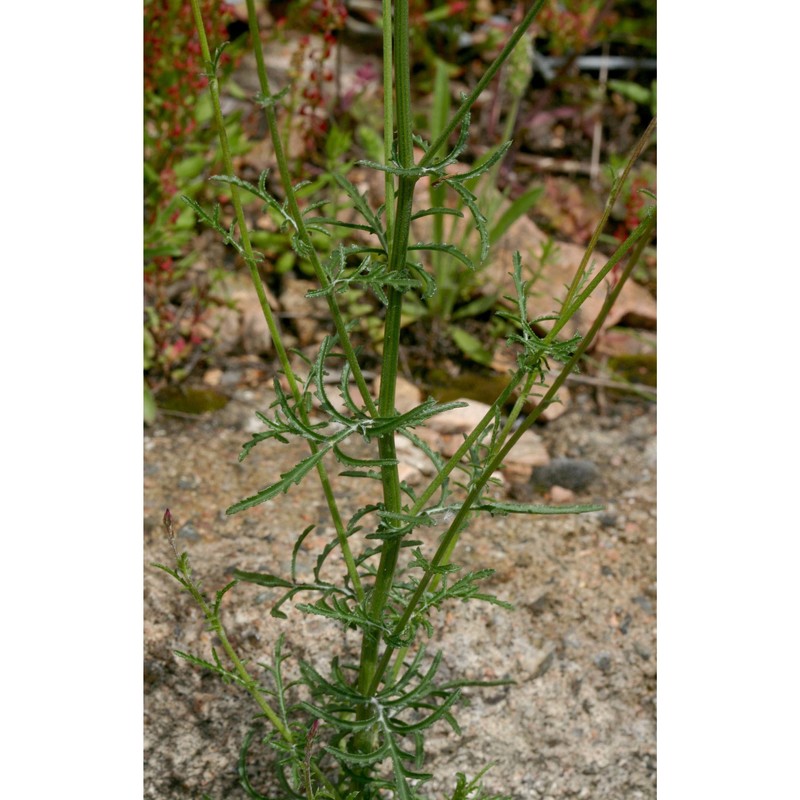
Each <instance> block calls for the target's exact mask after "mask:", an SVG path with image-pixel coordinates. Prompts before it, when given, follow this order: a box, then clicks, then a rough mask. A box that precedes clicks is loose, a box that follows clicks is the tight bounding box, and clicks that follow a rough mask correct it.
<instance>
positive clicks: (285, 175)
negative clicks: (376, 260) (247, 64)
mask: <svg viewBox="0 0 800 800" xmlns="http://www.w3.org/2000/svg"><path fill="white" fill-rule="evenodd" d="M196 2H197V0H192V3H193V5H194V4H195V3H196ZM247 20H248V25H249V28H250V37H251V39H252V42H253V52H254V53H255V56H256V71H257V72H258V82H259V86H260V88H261V94H262V96H263V97H264V98H265V104H264V114H265V116H266V118H267V125H268V126H269V132H270V137H271V139H272V146H273V148H274V149H275V159H276V160H277V162H278V172H279V173H280V176H281V184H282V185H283V190H284V192H285V193H286V200H287V203H288V205H289V215H290V216H291V218H292V220H293V221H294V225H295V230H296V231H297V235H298V237H299V239H300V241H301V242H302V243H303V247H304V249H305V252H306V253H307V254H308V259H309V261H310V262H311V267H312V269H313V270H314V275H315V276H316V278H317V281H318V282H319V285H320V286H321V287H322V288H323V289H327V288H328V287H329V286H330V281H329V280H328V276H327V275H326V274H325V270H324V269H323V268H322V264H321V262H320V260H319V256H318V255H317V251H316V249H315V248H314V244H313V242H312V241H311V236H310V235H309V233H308V229H307V228H306V225H305V221H304V220H303V214H302V213H301V211H300V206H299V205H298V203H297V194H296V193H295V191H294V186H293V184H292V177H291V174H290V171H289V162H288V160H287V159H286V153H285V151H284V149H283V142H282V140H281V137H280V132H279V131H278V115H277V114H276V113H275V107H274V102H268V101H267V98H270V97H271V96H272V93H271V90H270V85H269V78H268V76H267V70H266V67H265V66H264V50H263V46H262V44H261V35H260V33H259V29H258V18H257V16H256V10H255V2H254V0H247ZM231 188H235V187H231ZM327 301H328V308H329V309H330V312H331V318H332V320H333V324H334V327H335V329H336V334H337V336H338V338H339V346H340V347H341V348H342V351H343V352H344V355H345V358H346V359H347V363H348V364H349V366H350V370H351V372H352V373H353V378H354V380H355V382H356V385H357V386H358V390H359V392H360V393H361V398H362V399H363V401H364V405H365V406H366V408H367V410H368V411H369V413H370V414H371V415H372V416H375V413H376V408H375V404H374V402H373V400H372V396H371V395H370V391H369V388H368V387H367V383H366V380H365V379H364V375H363V374H362V372H361V365H360V364H359V363H358V358H357V357H356V354H355V351H354V350H353V345H352V344H351V342H350V337H349V336H348V335H347V329H346V326H345V323H344V319H343V318H342V314H341V312H340V311H339V307H338V305H337V304H336V299H335V297H334V293H333V292H330V293H329V294H328V295H327Z"/></svg>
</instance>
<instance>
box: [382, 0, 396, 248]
mask: <svg viewBox="0 0 800 800" xmlns="http://www.w3.org/2000/svg"><path fill="white" fill-rule="evenodd" d="M381 13H382V14H383V163H384V164H391V163H392V140H393V138H394V103H393V95H394V92H393V83H394V82H393V81H392V63H393V59H392V0H383V3H382V12H381ZM384 203H385V206H384V208H385V214H386V237H387V239H390V240H391V238H392V229H393V227H394V177H393V176H392V175H391V174H390V173H388V172H387V173H386V175H385V179H384Z"/></svg>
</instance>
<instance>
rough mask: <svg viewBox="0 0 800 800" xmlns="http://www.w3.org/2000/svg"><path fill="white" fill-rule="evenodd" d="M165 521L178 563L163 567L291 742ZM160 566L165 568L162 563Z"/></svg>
mask: <svg viewBox="0 0 800 800" xmlns="http://www.w3.org/2000/svg"><path fill="white" fill-rule="evenodd" d="M165 524H166V527H167V535H168V537H169V541H170V544H171V545H172V550H173V552H174V553H175V559H176V561H177V567H178V572H173V571H172V570H166V571H167V572H168V573H170V574H172V575H173V577H176V578H177V579H178V580H179V581H180V583H181V584H182V585H183V586H184V588H185V589H186V590H187V591H188V592H189V594H190V595H191V596H192V598H193V599H194V601H195V602H196V603H197V605H198V606H200V609H201V610H202V612H203V614H204V616H205V618H206V621H207V622H208V626H209V629H210V630H211V631H212V632H213V633H214V634H216V636H217V638H218V639H219V641H220V644H221V645H222V649H223V650H224V651H225V655H227V656H228V658H229V659H230V661H231V663H232V664H233V668H234V669H235V670H236V674H237V675H238V676H239V679H240V681H241V683H242V686H244V688H245V689H246V690H247V691H248V692H249V693H250V695H251V697H252V698H253V699H254V700H255V701H256V703H257V704H258V707H259V708H260V709H261V710H262V711H263V712H264V716H266V718H267V719H268V720H269V721H270V722H271V723H272V725H273V726H274V728H275V730H276V731H278V733H280V735H281V736H282V737H283V739H284V741H286V742H287V743H288V744H290V745H294V738H293V737H292V732H291V730H289V728H288V727H287V726H286V725H284V723H283V720H282V719H281V718H280V717H279V716H278V714H277V712H276V711H275V710H274V709H273V708H272V706H270V704H269V703H268V702H267V701H266V699H265V697H264V695H263V694H262V693H261V691H260V690H259V688H258V683H257V682H256V681H255V680H253V677H252V676H251V675H250V673H249V672H248V671H247V668H246V667H245V666H244V664H243V663H242V661H241V660H240V659H239V656H237V655H236V651H235V650H234V649H233V647H232V646H231V643H230V641H229V640H228V635H227V633H226V632H225V626H224V625H223V624H222V620H221V619H220V618H219V609H218V608H214V609H212V608H210V606H209V605H208V603H207V602H206V599H205V597H204V596H203V593H202V592H201V591H200V589H199V588H198V586H197V585H196V584H195V582H194V580H193V579H192V575H191V572H190V571H189V567H188V560H187V556H186V554H185V553H184V554H183V556H182V557H179V556H178V551H177V550H176V549H175V534H174V532H173V530H172V523H171V522H168V523H165ZM162 569H166V568H164V567H162ZM178 573H180V574H178ZM218 603H219V601H218Z"/></svg>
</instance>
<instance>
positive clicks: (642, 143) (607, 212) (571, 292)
mask: <svg viewBox="0 0 800 800" xmlns="http://www.w3.org/2000/svg"><path fill="white" fill-rule="evenodd" d="M655 128H656V118H655V117H653V119H651V120H650V124H649V125H648V126H647V129H646V130H645V132H644V133H643V134H642V136H641V138H640V139H639V141H638V142H637V143H636V146H635V147H634V149H633V152H632V153H631V155H630V157H629V158H628V160H627V162H626V163H625V167H624V168H623V170H622V174H621V175H619V176H617V177H616V178H615V180H614V184H613V185H612V187H611V193H610V194H609V196H608V200H607V201H606V205H605V209H604V210H603V216H602V217H601V219H600V222H599V223H598V224H597V227H596V228H595V229H594V233H593V234H592V238H591V239H590V240H589V244H588V245H587V247H586V252H585V253H584V254H583V258H582V259H581V263H580V265H579V266H578V270H577V272H576V273H575V277H574V278H573V279H572V283H571V284H570V286H569V289H568V290H567V296H566V298H565V299H564V302H563V304H562V309H565V310H566V309H567V308H569V306H570V305H571V303H572V301H573V298H574V296H575V293H576V292H577V291H578V287H579V286H580V285H581V281H582V280H583V276H584V275H585V273H586V269H587V267H588V265H589V259H590V258H591V257H592V254H593V253H594V251H595V248H596V247H597V243H598V242H599V241H600V236H601V235H602V233H603V230H604V229H605V226H606V223H607V222H608V219H609V217H610V216H611V212H612V210H613V208H614V205H615V204H616V202H617V200H618V199H619V196H620V194H621V193H622V190H623V188H624V187H625V181H626V180H627V179H628V175H629V174H630V171H631V169H632V168H633V165H634V164H635V163H636V161H637V160H638V159H639V156H641V154H642V153H643V152H644V149H645V147H647V144H648V142H649V141H650V136H651V135H652V133H653V131H654V130H655ZM566 319H569V316H567V317H566ZM563 324H566V321H565V322H564V323H563ZM563 324H562V327H563Z"/></svg>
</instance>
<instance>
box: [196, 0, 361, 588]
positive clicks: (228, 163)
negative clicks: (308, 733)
mask: <svg viewBox="0 0 800 800" xmlns="http://www.w3.org/2000/svg"><path fill="white" fill-rule="evenodd" d="M252 4H253V0H248V11H250V7H251V6H252ZM192 11H193V14H194V19H195V27H196V28H197V33H198V36H199V39H200V48H201V51H202V54H203V60H204V61H205V62H206V64H209V65H210V64H211V52H210V49H209V46H208V39H207V37H206V33H205V27H204V25H203V18H202V14H201V11H200V5H199V2H198V0H192ZM254 15H255V9H254V8H253V16H254ZM256 49H257V51H258V50H259V48H256ZM262 66H263V58H262ZM209 73H211V74H209V75H208V86H209V91H210V93H211V105H212V107H213V110H214V120H215V122H216V126H217V132H218V135H219V141H220V147H221V150H222V159H223V164H224V167H225V172H226V174H228V175H233V161H232V159H231V152H230V147H229V145H228V136H227V133H226V131H225V121H224V119H223V117H222V108H221V105H220V99H219V83H218V81H217V77H216V74H214V73H213V70H211V69H209ZM273 116H274V112H273ZM284 163H285V159H284ZM230 192H231V200H232V202H233V207H234V210H235V213H236V220H237V223H238V225H239V232H240V235H241V240H242V247H243V249H244V252H245V260H246V262H247V266H248V268H249V271H250V279H251V281H252V282H253V286H254V287H255V289H256V293H257V295H258V299H259V303H260V305H261V311H262V313H263V314H264V319H265V320H266V323H267V327H268V328H269V332H270V335H271V336H272V341H273V343H274V344H275V352H276V353H277V355H278V360H279V361H280V363H281V367H282V369H283V372H284V374H285V375H286V379H287V381H288V382H289V389H290V391H291V393H292V396H293V397H294V399H295V401H296V403H297V405H298V408H299V410H300V413H301V415H302V416H303V417H304V420H305V421H307V414H306V411H305V405H304V403H303V402H302V393H301V391H300V387H299V386H298V385H297V379H296V378H295V375H294V371H293V370H292V367H291V364H290V362H289V357H288V354H287V352H286V348H285V347H284V345H283V340H282V338H281V332H280V328H279V327H278V323H277V320H276V319H275V316H274V315H273V313H272V309H271V308H270V305H269V301H268V299H267V295H266V291H265V289H264V284H263V282H262V280H261V276H260V275H259V273H258V265H257V262H256V258H255V254H254V252H253V248H252V245H251V242H250V236H249V233H248V229H247V223H246V220H245V217H244V209H243V207H242V202H241V198H240V196H239V189H238V187H237V186H235V185H233V184H231V185H230ZM295 208H296V201H295ZM346 341H347V342H348V344H349V340H346ZM353 358H354V359H355V354H353ZM359 375H360V372H359ZM361 380H362V382H363V380H364V379H363V376H362V378H361ZM365 388H366V385H365ZM367 396H369V392H367ZM373 407H374V406H373ZM309 447H310V449H311V451H312V452H316V451H317V449H318V448H317V446H316V445H315V444H314V443H313V442H310V443H309ZM317 473H318V474H319V477H320V482H321V484H322V488H323V492H324V494H325V499H326V501H327V503H328V508H329V509H330V512H331V519H332V521H333V523H334V526H335V528H336V533H337V537H338V540H339V546H340V547H341V548H342V554H343V558H344V561H345V564H346V566H347V571H348V575H349V577H350V581H351V583H352V584H353V589H354V591H355V592H356V595H357V597H359V599H360V600H363V597H364V590H363V587H362V585H361V580H360V578H359V575H358V569H357V568H356V564H355V559H354V558H353V555H352V552H351V550H350V545H349V543H348V541H347V535H346V532H345V526H344V522H343V520H342V516H341V513H340V512H339V509H338V507H337V505H336V499H335V496H334V493H333V488H332V487H331V483H330V479H329V477H328V474H327V471H326V470H325V467H324V466H323V464H322V463H320V464H318V465H317Z"/></svg>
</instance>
